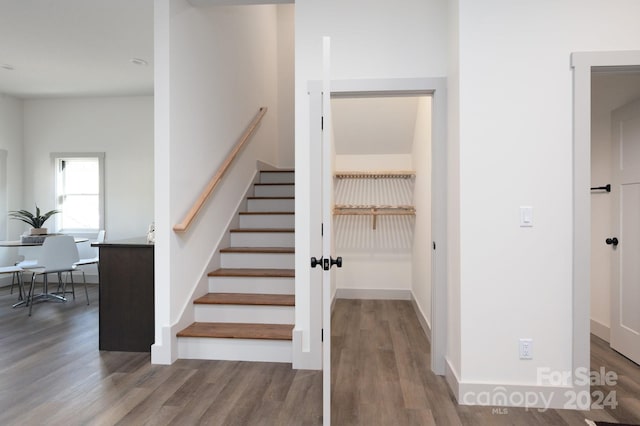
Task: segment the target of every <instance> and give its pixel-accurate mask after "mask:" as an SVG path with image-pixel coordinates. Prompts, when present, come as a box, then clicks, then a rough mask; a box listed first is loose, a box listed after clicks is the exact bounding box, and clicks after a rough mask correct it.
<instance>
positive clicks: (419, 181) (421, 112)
mask: <svg viewBox="0 0 640 426" xmlns="http://www.w3.org/2000/svg"><path fill="white" fill-rule="evenodd" d="M332 113H333V123H334V136H335V147H336V158H335V168H336V173H337V174H338V175H340V173H341V172H347V171H348V172H369V173H368V174H369V176H367V177H362V176H358V175H357V174H354V175H353V176H349V175H347V176H346V177H344V176H342V177H336V179H335V204H336V205H337V206H338V205H342V206H345V205H346V206H353V207H362V206H371V205H376V206H389V207H398V206H404V207H408V206H411V207H415V216H414V215H405V214H394V215H381V216H377V217H376V218H375V229H374V217H372V216H370V215H366V214H362V213H363V212H359V213H358V214H353V215H351V214H344V215H342V214H341V215H334V223H335V243H336V250H335V252H336V254H337V255H339V256H342V258H343V261H344V262H343V268H342V269H341V270H340V271H339V272H338V273H336V285H337V297H354V298H383V299H394V298H400V299H410V298H412V297H413V298H414V299H416V302H417V303H418V305H419V307H420V309H421V310H422V312H423V315H424V316H425V318H426V319H427V320H428V318H429V317H430V312H431V310H430V306H429V305H430V300H431V281H430V280H431V250H430V241H431V236H430V234H431V98H430V97H427V96H421V97H419V96H413V97H378V98H348V99H344V98H337V99H332ZM398 171H404V172H411V173H408V174H407V175H400V176H392V175H391V174H385V172H398ZM417 234H419V235H420V238H419V239H416V238H415V237H416V235H417ZM412 295H413V296H412Z"/></svg>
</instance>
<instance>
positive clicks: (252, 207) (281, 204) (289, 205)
mask: <svg viewBox="0 0 640 426" xmlns="http://www.w3.org/2000/svg"><path fill="white" fill-rule="evenodd" d="M295 209H296V200H294V199H293V198H272V199H269V198H267V199H254V200H247V211H248V212H294V211H295Z"/></svg>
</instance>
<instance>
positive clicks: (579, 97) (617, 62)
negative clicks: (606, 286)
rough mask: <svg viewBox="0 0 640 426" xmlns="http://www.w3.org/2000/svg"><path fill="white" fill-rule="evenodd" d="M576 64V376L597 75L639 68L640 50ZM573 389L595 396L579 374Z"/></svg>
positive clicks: (585, 289) (583, 321)
mask: <svg viewBox="0 0 640 426" xmlns="http://www.w3.org/2000/svg"><path fill="white" fill-rule="evenodd" d="M571 64H572V67H573V70H574V73H573V82H574V90H573V122H574V126H573V127H574V135H573V139H574V143H573V212H574V213H573V218H574V220H573V242H572V252H573V265H572V266H573V268H572V269H573V280H572V282H573V309H572V314H573V327H572V328H573V330H572V331H573V342H572V347H573V350H572V367H573V368H572V371H574V372H576V371H578V369H585V370H586V371H589V368H590V342H591V340H590V331H591V318H590V306H591V295H590V292H591V288H592V286H591V285H590V283H591V261H590V259H591V248H592V235H591V226H592V221H591V198H592V196H591V193H590V191H589V188H591V183H592V182H591V156H592V152H591V132H592V121H591V120H592V118H591V106H592V71H594V70H595V71H607V70H608V71H613V70H621V69H629V67H632V68H634V69H638V67H639V66H640V51H620V52H581V53H574V54H572V55H571ZM598 186H600V184H598ZM596 244H597V242H596ZM596 327H597V326H596ZM573 387H574V391H576V392H585V393H586V394H590V385H589V383H584V381H581V380H580V378H579V375H577V374H574V375H573ZM579 405H580V406H579V407H578V408H579V409H589V407H590V401H582V402H581V403H580V404H579Z"/></svg>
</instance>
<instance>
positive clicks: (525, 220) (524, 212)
mask: <svg viewBox="0 0 640 426" xmlns="http://www.w3.org/2000/svg"><path fill="white" fill-rule="evenodd" d="M520 226H521V227H523V228H529V227H532V226H533V207H531V206H520Z"/></svg>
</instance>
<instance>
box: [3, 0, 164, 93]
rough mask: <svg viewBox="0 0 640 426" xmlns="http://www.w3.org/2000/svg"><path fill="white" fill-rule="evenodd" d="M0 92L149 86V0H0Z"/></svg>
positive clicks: (150, 90)
mask: <svg viewBox="0 0 640 426" xmlns="http://www.w3.org/2000/svg"><path fill="white" fill-rule="evenodd" d="M133 59H139V60H142V61H144V62H146V63H147V64H146V65H145V64H136V63H134V62H132V60H133ZM0 93H4V94H8V95H12V96H15V97H19V98H37V97H62V96H124V95H150V94H153V0H108V1H105V0H0Z"/></svg>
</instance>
